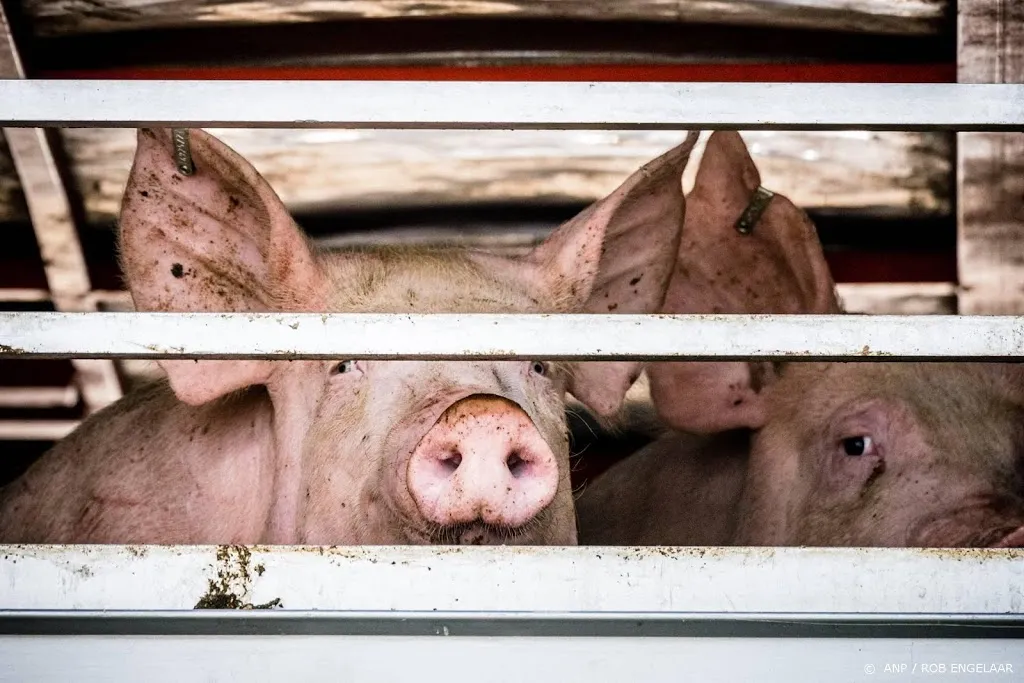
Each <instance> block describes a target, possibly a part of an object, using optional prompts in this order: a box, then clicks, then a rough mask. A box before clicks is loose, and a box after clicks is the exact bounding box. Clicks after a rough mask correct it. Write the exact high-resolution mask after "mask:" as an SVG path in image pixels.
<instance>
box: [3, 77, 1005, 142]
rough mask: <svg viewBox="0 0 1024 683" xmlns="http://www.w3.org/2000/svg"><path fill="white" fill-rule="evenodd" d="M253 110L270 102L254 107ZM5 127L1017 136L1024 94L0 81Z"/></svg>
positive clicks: (802, 86)
mask: <svg viewBox="0 0 1024 683" xmlns="http://www.w3.org/2000/svg"><path fill="white" fill-rule="evenodd" d="M256 102H258V103H259V106H253V103H256ZM497 103H500V106H498V105H497ZM0 123H3V124H4V125H7V126H68V127H76V126H86V127H89V126H97V127H129V128H134V127H136V126H138V125H167V126H172V125H173V126H176V127H221V128H260V127H275V128H316V127H322V128H474V129H494V128H528V129H587V128H597V129H602V130H615V129H664V128H667V129H684V128H740V129H746V130H753V129H758V128H771V129H787V128H796V129H804V130H839V129H873V130H930V129H937V128H938V129H941V128H947V129H956V130H963V131H970V130H1013V129H1017V128H1022V127H1024V85H1005V84H1003V85H979V84H971V85H967V84H945V83H941V84H934V83H926V84H917V83H915V84H905V83H899V84H891V83H886V84H865V83H607V82H599V83H577V82H551V83H540V82H482V83H480V82H478V83H464V82H437V81H429V82H427V81H92V80H76V81H68V80H47V81H40V80H28V81H0Z"/></svg>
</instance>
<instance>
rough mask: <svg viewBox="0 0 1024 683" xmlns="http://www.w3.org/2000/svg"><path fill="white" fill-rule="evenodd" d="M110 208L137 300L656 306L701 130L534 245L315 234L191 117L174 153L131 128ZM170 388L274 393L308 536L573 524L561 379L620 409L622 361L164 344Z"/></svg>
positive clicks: (410, 538) (513, 534)
mask: <svg viewBox="0 0 1024 683" xmlns="http://www.w3.org/2000/svg"><path fill="white" fill-rule="evenodd" d="M138 140H139V145H138V151H137V153H136V158H135V163H134V165H133V168H132V173H131V176H130V179H129V183H128V187H127V189H126V192H125V199H124V202H123V208H122V216H121V241H120V245H121V251H122V260H123V267H124V271H125V274H126V277H127V280H128V284H129V288H130V290H131V293H132V297H133V299H134V301H135V305H136V307H137V308H138V309H139V310H156V311H243V312H244V311H294V312H303V311H307V312H377V313H391V312H395V313H432V312H446V313H481V312H487V313H533V312H607V311H608V310H614V309H618V310H619V311H620V312H627V313H642V312H653V311H656V310H658V309H659V307H660V306H661V304H662V302H663V300H664V295H665V289H666V287H667V285H668V280H669V279H670V276H671V269H672V264H673V260H674V259H673V254H674V252H675V248H676V247H677V245H678V241H679V234H680V231H681V228H682V222H683V215H684V200H683V197H682V189H681V175H682V171H683V168H684V167H685V164H686V161H687V159H688V156H689V152H690V150H691V148H692V146H693V144H694V142H695V141H696V134H691V135H690V136H688V137H687V140H686V141H685V142H684V143H683V144H682V145H680V146H679V147H677V148H676V149H673V150H671V151H670V152H668V153H667V154H665V155H663V156H662V157H660V158H658V159H656V160H655V161H653V162H651V163H650V164H648V165H647V166H646V167H644V168H643V169H641V170H640V171H638V172H637V173H636V174H634V175H633V176H632V177H631V178H629V179H628V180H627V181H626V182H625V183H624V184H623V185H622V186H621V187H620V188H618V189H617V190H616V191H615V192H614V193H612V194H611V195H609V196H608V197H606V198H605V199H603V200H601V201H599V202H597V203H595V204H594V205H592V206H591V207H589V208H588V209H587V210H586V211H584V212H583V213H582V214H580V215H579V216H577V217H576V218H575V219H573V220H571V221H569V222H568V223H566V224H565V225H563V226H561V227H560V228H559V229H557V230H556V231H554V233H552V235H551V236H550V237H549V238H548V239H547V240H546V241H545V242H544V243H543V244H541V245H540V246H538V247H537V248H536V249H535V250H534V251H533V252H532V253H531V254H529V255H527V256H526V257H523V258H518V259H510V258H503V257H498V256H495V255H491V254H487V253H479V252H470V251H464V252H463V251H454V250H452V251H424V250H411V249H368V250H352V251H348V252H343V253H321V252H318V251H317V250H315V249H313V248H312V247H311V246H310V245H309V244H308V242H307V241H306V239H305V238H304V236H303V235H302V233H301V232H300V231H299V230H298V228H297V227H296V226H295V224H294V222H293V221H292V219H291V218H290V217H289V215H288V213H287V212H286V210H285V208H284V205H283V204H282V202H281V201H280V199H279V198H278V197H277V196H276V195H275V194H274V192H273V190H271V188H270V187H269V186H268V185H267V183H266V181H265V180H263V178H262V177H260V176H259V174H258V173H257V172H256V170H255V169H253V168H252V167H251V166H250V165H249V164H248V163H247V162H245V161H244V160H243V159H242V158H241V157H239V156H238V155H237V154H236V153H235V152H234V151H232V150H231V149H229V148H228V147H226V146H225V145H223V144H222V143H221V142H219V141H218V140H216V139H215V138H213V137H211V136H209V135H208V134H206V133H203V132H202V131H192V132H191V150H192V154H193V157H194V160H195V166H196V172H195V174H194V175H192V176H188V177H183V176H181V175H179V174H178V173H177V171H176V168H175V164H174V160H173V154H172V146H171V138H170V133H169V131H166V130H142V131H140V132H139V138H138ZM161 365H162V367H163V368H164V369H165V371H166V372H167V375H168V379H169V381H170V384H171V387H172V388H173V390H174V392H175V394H176V395H177V396H178V398H179V399H181V400H182V401H185V402H187V403H190V404H195V405H198V404H203V403H206V402H209V401H212V400H216V399H218V398H220V397H223V396H225V395H228V394H230V393H232V392H235V391H238V390H241V389H244V388H247V387H252V386H263V387H265V388H266V391H267V392H268V394H269V396H270V398H271V402H272V404H273V409H274V418H273V420H274V428H273V429H274V439H275V443H274V449H275V455H276V457H277V459H278V463H277V464H276V465H275V471H274V476H275V478H276V480H277V481H276V482H275V491H276V494H275V495H276V499H275V501H274V509H273V510H272V511H271V513H270V514H271V524H270V526H271V529H272V533H271V536H272V537H276V538H290V537H297V538H298V539H299V540H300V541H301V542H307V543H453V542H454V543H531V544H536V543H541V544H571V543H575V540H576V527H575V516H574V510H573V504H572V496H571V490H570V486H569V468H568V463H569V452H568V443H567V436H566V424H565V419H564V401H565V393H566V391H569V392H571V393H572V394H573V395H574V396H576V397H577V398H579V399H580V400H581V401H583V402H584V403H586V404H587V405H588V406H589V407H590V408H591V409H592V410H594V411H596V412H597V413H600V414H609V413H612V412H614V411H615V410H616V409H617V408H618V406H619V404H620V402H621V400H622V398H623V395H624V394H625V392H626V390H627V389H628V388H629V386H630V385H631V384H632V382H633V380H634V379H635V377H636V375H637V374H638V373H639V371H640V368H639V366H638V365H637V364H635V363H578V364H554V363H547V362H542V361H536V360H523V361H508V362H477V361H472V362H470V361H464V362H420V361H365V360H351V359H334V360H331V361H301V362H286V361H205V360H204V361H198V362H195V361H163V362H161Z"/></svg>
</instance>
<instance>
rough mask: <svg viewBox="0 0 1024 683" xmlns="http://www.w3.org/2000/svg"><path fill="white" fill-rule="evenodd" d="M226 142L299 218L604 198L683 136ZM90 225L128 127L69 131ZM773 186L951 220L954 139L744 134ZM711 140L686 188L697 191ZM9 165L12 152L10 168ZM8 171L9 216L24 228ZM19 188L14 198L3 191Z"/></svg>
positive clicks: (442, 134) (383, 136) (300, 137)
mask: <svg viewBox="0 0 1024 683" xmlns="http://www.w3.org/2000/svg"><path fill="white" fill-rule="evenodd" d="M212 132H213V133H215V134H216V135H218V136H220V137H221V138H222V139H223V140H224V141H225V142H227V143H228V144H229V145H231V146H232V147H234V148H235V149H237V150H238V151H239V152H240V153H242V154H243V155H244V156H245V157H246V158H247V159H249V160H250V161H252V163H253V164H254V165H255V166H256V168H257V169H259V171H260V172H261V173H263V174H264V175H265V176H266V177H267V179H268V180H269V182H270V184H271V185H272V186H273V187H274V188H275V189H276V190H277V191H278V193H280V195H281V197H282V198H283V199H284V200H285V202H286V203H287V204H288V205H289V207H290V208H291V209H292V210H294V211H311V210H317V209H326V208H339V207H340V208H369V207H389V206H400V205H438V204H440V205H452V204H463V203H472V202H486V201H524V202H539V201H591V200H594V199H597V198H599V197H601V196H603V195H604V194H606V193H607V192H609V191H611V190H612V189H614V188H615V187H616V186H617V185H618V184H619V183H621V182H622V181H623V180H624V179H625V178H626V177H627V176H628V175H629V174H630V173H632V172H633V171H634V170H636V169H637V168H639V167H640V166H641V165H642V164H644V163H646V162H647V161H649V160H650V159H653V158H654V157H656V156H658V155H660V154H662V153H663V152H665V151H666V150H668V149H669V148H670V147H672V146H673V145H675V144H676V143H678V142H679V141H681V140H682V138H683V137H684V134H683V133H679V132H664V131H662V132H658V131H639V132H590V131H414V130H397V131H375V130H359V131H344V130H243V129H224V130H221V129H217V130H213V131H212ZM63 134H64V139H65V141H66V146H67V148H68V152H69V155H70V157H71V160H72V166H73V175H74V177H75V178H76V179H77V182H78V185H79V188H80V191H81V194H82V196H83V197H84V200H85V206H86V211H87V214H88V217H89V219H90V222H102V223H109V222H110V221H111V220H113V219H114V218H115V216H116V214H117V211H118V208H119V205H120V201H121V193H122V192H123V189H124V184H125V182H126V181H127V177H128V171H129V168H130V166H131V160H132V155H133V154H134V149H135V133H134V131H131V130H122V129H67V130H65V131H63ZM744 137H745V138H746V140H747V142H748V144H749V145H750V148H751V152H752V154H753V156H754V158H755V161H756V162H757V164H758V166H759V168H760V169H761V172H762V175H763V177H764V182H765V184H766V185H767V186H769V187H771V188H772V189H775V190H778V191H780V192H784V193H786V194H788V195H789V196H790V197H791V198H792V199H793V201H795V202H796V203H797V204H799V205H801V206H805V207H810V208H835V209H851V208H855V209H874V210H878V211H880V212H884V213H889V214H896V215H920V214H948V213H949V211H950V210H951V207H950V200H949V195H950V177H951V166H950V165H951V155H952V145H951V139H952V138H951V136H949V135H946V134H944V133H893V132H858V131H851V132H824V133H822V132H808V133H801V132H779V131H757V132H745V133H744ZM702 150H703V142H702V143H701V146H700V147H699V148H698V151H697V155H696V156H695V157H694V162H693V163H691V164H690V167H689V170H688V172H687V175H686V177H685V178H684V184H685V185H686V186H687V188H688V187H690V185H691V184H692V180H693V175H694V173H695V172H696V168H697V163H696V161H697V160H698V159H699V156H700V154H701V152H702ZM5 164H6V165H8V167H9V162H8V161H7V157H6V156H5V155H4V154H3V153H2V150H0V169H3V168H4V167H5ZM15 183H16V181H15V180H14V179H13V178H12V177H11V175H10V174H9V173H8V174H7V175H4V176H0V192H3V194H0V221H4V220H8V221H10V220H22V219H24V217H25V216H24V204H23V203H20V202H18V201H17V197H16V196H15V194H14V193H15V185H14V184H15ZM3 188H6V190H3Z"/></svg>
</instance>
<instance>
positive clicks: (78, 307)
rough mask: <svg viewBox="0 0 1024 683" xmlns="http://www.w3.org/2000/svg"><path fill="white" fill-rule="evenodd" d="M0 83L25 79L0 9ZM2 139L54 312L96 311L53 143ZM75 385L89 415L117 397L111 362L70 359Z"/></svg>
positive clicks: (44, 136) (26, 136)
mask: <svg viewBox="0 0 1024 683" xmlns="http://www.w3.org/2000/svg"><path fill="white" fill-rule="evenodd" d="M0 53H3V54H4V55H5V56H4V57H3V58H2V59H0V62H2V63H0V66H5V67H6V68H7V71H0V78H8V79H19V78H24V77H25V70H24V67H23V65H22V63H21V59H20V56H19V53H18V49H17V45H16V44H15V40H14V35H13V33H12V31H11V30H10V26H9V25H8V23H7V18H6V15H5V13H4V9H3V6H2V5H0ZM4 135H5V137H6V140H7V144H8V145H9V152H10V158H11V161H12V162H13V163H12V165H13V167H14V170H15V173H16V175H17V177H18V178H19V180H20V185H21V188H22V191H23V193H24V200H25V205H26V207H27V211H28V215H29V217H30V219H31V222H32V227H33V229H34V231H35V235H36V241H37V242H38V244H39V252H40V254H41V255H42V258H43V267H44V269H45V271H46V281H47V286H48V289H49V291H50V296H51V298H52V300H53V305H54V308H55V309H56V310H58V311H89V310H95V307H94V306H93V305H92V304H91V302H90V300H89V298H88V295H89V291H90V290H91V289H92V286H91V283H90V282H89V271H88V268H87V266H86V263H85V257H84V255H83V253H82V245H81V243H80V241H79V238H78V226H77V224H76V220H75V219H76V216H75V214H74V211H73V209H72V204H71V199H70V197H69V194H68V188H67V187H66V186H65V176H64V175H63V174H61V172H60V168H59V167H58V163H57V160H56V158H55V156H54V150H53V147H52V143H53V139H52V137H51V136H50V134H49V133H48V131H46V130H43V129H41V128H8V129H6V130H5V131H4ZM72 364H73V365H74V367H75V372H76V377H75V381H76V383H77V384H78V387H79V390H80V391H81V392H82V398H83V400H84V402H85V406H86V410H87V411H88V412H95V411H98V410H100V409H102V408H104V407H105V406H107V405H109V404H110V403H113V402H114V401H116V400H117V399H118V398H120V397H121V395H122V394H121V384H120V380H119V379H118V376H117V371H116V368H115V367H114V364H113V363H112V362H110V361H109V360H96V359H82V358H78V359H74V360H72Z"/></svg>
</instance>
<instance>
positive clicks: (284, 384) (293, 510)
mask: <svg viewBox="0 0 1024 683" xmlns="http://www.w3.org/2000/svg"><path fill="white" fill-rule="evenodd" d="M281 374H282V375H283V377H281V378H280V379H278V380H276V381H274V382H271V383H270V384H268V386H267V389H268V391H269V392H270V399H271V403H272V404H273V406H274V418H273V431H274V447H273V451H274V456H273V457H274V465H273V474H274V476H273V479H274V483H273V486H272V488H271V504H270V511H269V513H268V515H267V527H266V531H265V535H264V542H266V543H269V544H278V545H280V544H291V543H295V542H296V539H297V538H298V534H299V529H298V526H299V502H300V497H299V491H300V489H301V484H302V460H303V459H302V453H303V446H304V442H305V436H306V434H307V433H308V432H309V428H310V424H311V423H312V416H313V413H314V411H315V405H313V403H314V402H315V398H314V397H312V396H310V393H309V392H308V391H304V390H303V386H302V385H303V383H304V382H303V381H304V379H305V378H304V377H303V376H302V375H301V373H281Z"/></svg>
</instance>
